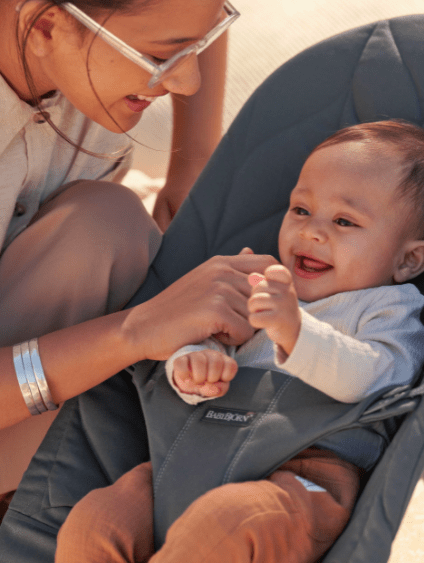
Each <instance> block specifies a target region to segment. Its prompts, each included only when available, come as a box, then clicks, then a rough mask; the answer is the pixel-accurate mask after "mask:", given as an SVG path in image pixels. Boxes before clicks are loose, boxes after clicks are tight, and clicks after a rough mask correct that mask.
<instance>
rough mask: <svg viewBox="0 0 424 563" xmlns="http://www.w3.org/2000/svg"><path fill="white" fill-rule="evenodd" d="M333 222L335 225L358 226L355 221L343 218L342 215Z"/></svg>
mask: <svg viewBox="0 0 424 563" xmlns="http://www.w3.org/2000/svg"><path fill="white" fill-rule="evenodd" d="M334 222H335V223H336V224H337V225H340V227H357V226H358V225H356V224H355V223H352V221H349V220H348V219H343V217H340V218H339V219H336V220H335V221H334Z"/></svg>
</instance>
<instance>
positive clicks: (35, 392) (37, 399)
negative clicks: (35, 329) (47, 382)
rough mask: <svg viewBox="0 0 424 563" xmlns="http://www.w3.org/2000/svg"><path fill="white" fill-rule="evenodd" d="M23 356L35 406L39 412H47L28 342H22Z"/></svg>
mask: <svg viewBox="0 0 424 563" xmlns="http://www.w3.org/2000/svg"><path fill="white" fill-rule="evenodd" d="M21 356H22V362H23V364H24V370H25V375H26V380H27V382H28V385H29V388H30V391H31V394H32V399H33V401H34V404H35V408H36V409H37V410H38V412H39V414H41V413H43V412H46V410H47V407H46V405H45V404H44V403H43V399H42V397H41V393H40V389H39V388H38V385H37V381H36V379H35V375H34V370H33V369H32V364H31V358H30V357H29V346H28V342H22V343H21Z"/></svg>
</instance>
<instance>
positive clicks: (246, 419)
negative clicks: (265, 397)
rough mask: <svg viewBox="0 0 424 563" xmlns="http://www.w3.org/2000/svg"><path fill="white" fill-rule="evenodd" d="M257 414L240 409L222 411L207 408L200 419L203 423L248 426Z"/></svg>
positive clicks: (221, 409) (215, 408) (220, 409)
mask: <svg viewBox="0 0 424 563" xmlns="http://www.w3.org/2000/svg"><path fill="white" fill-rule="evenodd" d="M257 414H258V413H256V412H253V411H244V410H240V409H223V408H219V407H209V408H208V409H206V412H205V414H204V415H203V416H202V418H201V419H200V420H201V421H203V422H218V423H220V424H231V425H233V426H249V424H251V423H252V422H253V420H254V419H255V418H256V415H257Z"/></svg>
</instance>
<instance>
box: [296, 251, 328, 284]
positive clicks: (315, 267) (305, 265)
mask: <svg viewBox="0 0 424 563" xmlns="http://www.w3.org/2000/svg"><path fill="white" fill-rule="evenodd" d="M332 268H333V266H330V264H326V263H325V262H322V261H321V260H317V259H316V258H312V257H310V256H302V255H297V256H296V262H295V266H294V273H295V274H296V275H297V276H299V277H301V278H304V279H307V280H313V279H316V278H318V277H320V276H322V275H324V274H325V273H326V272H328V271H329V270H332Z"/></svg>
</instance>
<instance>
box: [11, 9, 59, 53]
mask: <svg viewBox="0 0 424 563" xmlns="http://www.w3.org/2000/svg"><path fill="white" fill-rule="evenodd" d="M42 7H43V4H42V3H41V2H38V1H37V0H30V1H29V2H25V3H24V4H23V5H22V8H21V9H20V13H19V29H20V33H21V37H25V36H26V34H27V30H28V29H29V28H31V30H30V32H29V35H28V39H27V48H29V49H30V50H31V51H32V53H33V54H34V55H35V56H37V57H43V56H45V55H47V54H49V53H50V52H51V50H52V48H53V33H54V32H57V31H58V30H63V28H64V27H65V26H66V27H67V28H69V22H68V21H67V18H66V15H65V13H64V12H63V10H61V9H60V8H59V7H58V6H51V7H50V8H49V9H47V10H46V11H44V12H43V10H42ZM40 11H41V12H43V13H42V15H40V16H39V17H37V14H38V13H40ZM34 18H36V22H35V23H34V24H32V21H33V20H34Z"/></svg>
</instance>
